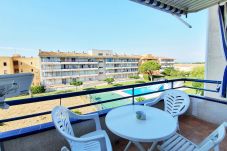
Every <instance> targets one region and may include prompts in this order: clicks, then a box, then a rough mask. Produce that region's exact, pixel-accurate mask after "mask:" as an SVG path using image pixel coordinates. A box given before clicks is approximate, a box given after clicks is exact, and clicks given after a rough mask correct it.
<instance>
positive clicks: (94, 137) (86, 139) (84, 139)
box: [64, 134, 106, 143]
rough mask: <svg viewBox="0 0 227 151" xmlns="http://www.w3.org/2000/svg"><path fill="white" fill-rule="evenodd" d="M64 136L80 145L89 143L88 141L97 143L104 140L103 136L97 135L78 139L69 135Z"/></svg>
mask: <svg viewBox="0 0 227 151" xmlns="http://www.w3.org/2000/svg"><path fill="white" fill-rule="evenodd" d="M64 136H65V137H66V138H67V139H69V140H71V141H75V142H81V143H82V142H89V141H97V140H100V139H106V137H105V135H104V134H98V135H95V136H90V137H79V138H77V137H74V136H71V135H69V134H64Z"/></svg>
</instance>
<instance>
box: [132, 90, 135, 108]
mask: <svg viewBox="0 0 227 151" xmlns="http://www.w3.org/2000/svg"><path fill="white" fill-rule="evenodd" d="M132 104H133V105H134V104H135V97H134V87H133V88H132Z"/></svg>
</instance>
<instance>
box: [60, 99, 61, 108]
mask: <svg viewBox="0 0 227 151" xmlns="http://www.w3.org/2000/svg"><path fill="white" fill-rule="evenodd" d="M60 106H61V98H60Z"/></svg>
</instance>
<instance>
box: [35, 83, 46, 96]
mask: <svg viewBox="0 0 227 151" xmlns="http://www.w3.org/2000/svg"><path fill="white" fill-rule="evenodd" d="M45 91H46V89H45V87H44V86H42V85H39V86H32V87H31V93H32V94H40V93H44V92H45Z"/></svg>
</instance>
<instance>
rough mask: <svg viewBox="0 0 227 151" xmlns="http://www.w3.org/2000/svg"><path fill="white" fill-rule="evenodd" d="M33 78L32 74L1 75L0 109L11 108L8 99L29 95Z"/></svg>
mask: <svg viewBox="0 0 227 151" xmlns="http://www.w3.org/2000/svg"><path fill="white" fill-rule="evenodd" d="M33 77H34V75H33V74H32V73H20V74H8V75H0V108H2V109H7V108H9V105H8V104H6V103H5V99H6V98H10V97H15V96H19V95H22V94H28V93H29V90H30V86H31V84H32V80H33Z"/></svg>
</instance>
